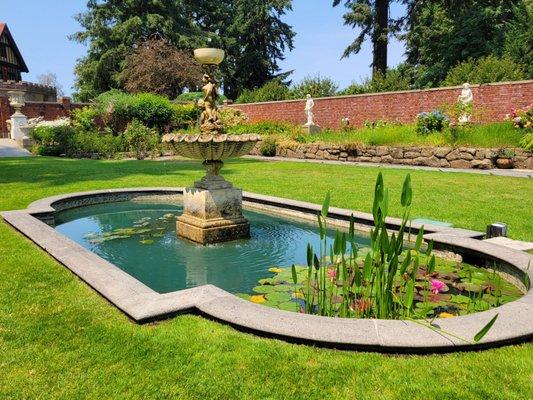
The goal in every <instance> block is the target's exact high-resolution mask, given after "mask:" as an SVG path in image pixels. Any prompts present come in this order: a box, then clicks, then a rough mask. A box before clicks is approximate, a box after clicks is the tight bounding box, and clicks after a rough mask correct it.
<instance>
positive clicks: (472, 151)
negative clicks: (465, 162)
mask: <svg viewBox="0 0 533 400" xmlns="http://www.w3.org/2000/svg"><path fill="white" fill-rule="evenodd" d="M459 151H460V152H461V153H468V154H470V155H472V156H473V155H474V154H476V149H473V148H471V147H459Z"/></svg>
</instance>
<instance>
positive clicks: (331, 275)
mask: <svg viewBox="0 0 533 400" xmlns="http://www.w3.org/2000/svg"><path fill="white" fill-rule="evenodd" d="M328 277H329V278H330V279H331V280H333V279H335V278H336V277H337V271H336V270H335V269H328Z"/></svg>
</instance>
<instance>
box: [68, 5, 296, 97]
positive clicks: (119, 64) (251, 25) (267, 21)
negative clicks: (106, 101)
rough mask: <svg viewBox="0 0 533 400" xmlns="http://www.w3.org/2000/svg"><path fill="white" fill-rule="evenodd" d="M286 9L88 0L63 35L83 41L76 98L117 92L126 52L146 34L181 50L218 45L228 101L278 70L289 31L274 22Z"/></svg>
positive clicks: (289, 45)
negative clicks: (75, 26)
mask: <svg viewBox="0 0 533 400" xmlns="http://www.w3.org/2000/svg"><path fill="white" fill-rule="evenodd" d="M290 7H291V0H165V1H161V0H128V1H122V0H89V1H88V3H87V11H86V12H84V13H82V14H79V15H78V16H77V17H76V19H77V20H78V22H79V23H80V25H81V26H82V30H81V31H80V32H78V33H76V34H74V35H72V36H71V39H72V40H76V41H78V42H81V43H86V44H88V46H89V49H88V52H87V55H86V56H85V57H84V58H82V59H80V60H78V64H77V66H76V71H75V72H76V77H77V79H76V84H75V86H76V90H77V93H76V98H77V99H78V100H89V99H91V98H94V97H95V96H96V95H98V94H99V93H102V92H104V91H107V90H110V89H112V88H117V89H121V88H122V85H123V83H124V82H123V81H122V80H121V72H122V70H123V68H124V67H125V65H126V63H125V59H126V57H127V56H128V54H130V53H131V52H132V51H133V50H134V46H135V44H136V43H139V42H142V41H144V40H146V39H149V38H153V37H157V38H163V39H165V40H167V41H168V42H169V43H171V44H172V45H174V46H175V47H176V48H177V49H180V50H184V51H192V49H193V48H195V47H201V46H217V47H221V48H223V49H224V50H226V54H227V58H226V61H225V62H224V63H223V64H222V65H221V67H220V73H221V75H222V82H223V87H224V91H225V92H226V93H227V94H229V95H230V97H232V98H236V97H237V95H238V94H239V93H240V92H241V91H242V90H243V89H245V88H250V89H253V88H255V87H259V86H262V85H263V84H264V83H266V82H268V81H269V80H271V79H272V78H274V77H276V76H278V75H279V66H278V64H277V63H278V61H279V60H280V59H283V54H284V51H285V49H287V48H288V49H292V46H293V42H292V41H293V37H294V32H293V31H292V28H291V27H290V26H289V25H287V24H285V23H284V22H283V21H282V19H281V18H282V16H283V15H284V14H285V12H286V11H287V10H290Z"/></svg>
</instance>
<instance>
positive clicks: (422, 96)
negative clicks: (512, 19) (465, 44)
mask: <svg viewBox="0 0 533 400" xmlns="http://www.w3.org/2000/svg"><path fill="white" fill-rule="evenodd" d="M472 92H473V94H474V107H475V109H476V110H477V111H478V112H479V117H478V120H479V122H484V123H488V122H496V121H501V120H503V119H504V117H505V115H506V114H508V113H509V112H510V110H511V109H512V108H522V107H526V106H528V105H530V104H532V103H533V81H522V82H506V83H492V84H487V85H481V86H480V85H472ZM460 93H461V87H449V88H438V89H428V90H413V91H406V92H390V93H375V94H365V95H356V96H342V97H330V98H321V99H315V108H314V109H313V113H314V115H315V123H316V124H318V125H320V126H322V127H324V128H333V129H336V128H339V127H340V121H341V119H342V118H345V117H347V118H349V119H350V124H351V125H355V126H361V125H362V124H363V122H364V121H365V120H370V121H376V120H385V121H399V122H402V123H410V122H413V121H414V120H415V119H416V116H417V115H418V114H419V113H421V112H423V111H432V110H434V109H435V108H438V107H439V106H442V105H444V104H446V103H447V104H452V103H455V102H456V101H457V97H458V96H459V94H460ZM304 106H305V100H292V101H278V102H268V103H254V104H233V105H230V106H229V107H234V108H238V109H240V110H242V111H243V112H244V113H245V114H247V115H248V117H249V118H250V120H251V121H252V122H256V121H266V120H268V121H285V122H291V123H294V124H304V123H305V122H306V117H305V113H304V111H303V110H304Z"/></svg>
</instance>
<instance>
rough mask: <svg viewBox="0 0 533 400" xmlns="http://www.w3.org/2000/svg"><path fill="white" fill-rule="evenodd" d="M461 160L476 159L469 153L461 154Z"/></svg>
mask: <svg viewBox="0 0 533 400" xmlns="http://www.w3.org/2000/svg"><path fill="white" fill-rule="evenodd" d="M459 158H460V159H462V160H468V161H471V160H473V159H474V156H473V155H472V154H470V153H468V152H461V153H459Z"/></svg>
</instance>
